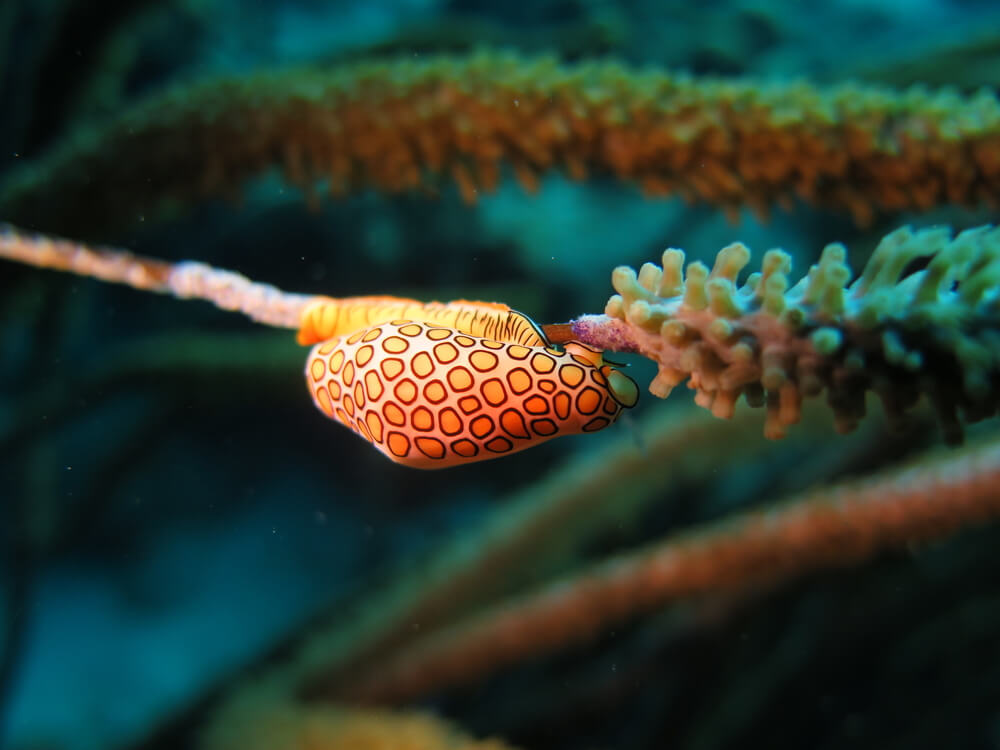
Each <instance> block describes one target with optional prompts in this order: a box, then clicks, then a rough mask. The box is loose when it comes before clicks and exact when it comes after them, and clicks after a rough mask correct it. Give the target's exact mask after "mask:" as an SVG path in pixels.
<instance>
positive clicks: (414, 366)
mask: <svg viewBox="0 0 1000 750" xmlns="http://www.w3.org/2000/svg"><path fill="white" fill-rule="evenodd" d="M410 369H411V370H413V374H414V375H416V376H417V377H418V378H426V377H427V376H428V375H430V374H431V373H432V372H434V362H432V361H431V355H430V354H428V353H427V352H420V353H419V354H417V356H416V357H414V358H413V361H412V362H410Z"/></svg>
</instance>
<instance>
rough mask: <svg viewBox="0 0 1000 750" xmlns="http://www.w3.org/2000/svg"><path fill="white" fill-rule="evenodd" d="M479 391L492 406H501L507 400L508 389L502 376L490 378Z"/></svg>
mask: <svg viewBox="0 0 1000 750" xmlns="http://www.w3.org/2000/svg"><path fill="white" fill-rule="evenodd" d="M479 391H480V392H481V393H482V394H483V398H485V399H486V403H488V404H490V405H491V406H499V405H500V404H502V403H503V402H504V401H506V400H507V391H506V389H505V388H504V387H503V382H502V381H501V380H500V378H490V379H489V380H487V381H486V382H485V383H483V384H482V385H481V386H480V388H479Z"/></svg>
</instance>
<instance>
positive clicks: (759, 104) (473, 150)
mask: <svg viewBox="0 0 1000 750" xmlns="http://www.w3.org/2000/svg"><path fill="white" fill-rule="evenodd" d="M503 163H507V164H509V165H510V166H511V167H512V168H513V170H514V173H515V174H516V175H517V177H518V179H519V180H520V181H521V183H522V184H523V185H524V186H525V187H527V188H528V189H533V188H534V187H535V185H536V184H537V181H538V177H539V175H540V174H541V173H542V172H545V171H547V170H549V169H551V168H554V167H560V168H562V169H564V170H565V171H566V172H567V173H568V174H569V175H570V176H571V177H573V178H576V179H582V178H584V177H585V176H586V175H587V174H588V172H595V173H599V174H601V173H604V174H611V175H614V176H616V177H618V178H620V179H622V180H627V181H632V182H635V183H638V184H639V185H640V186H641V187H642V189H643V190H644V192H646V193H647V194H649V195H675V194H676V195H681V196H683V197H685V198H686V199H688V200H700V201H707V202H710V203H713V204H715V205H719V206H722V207H726V208H736V207H741V206H745V205H749V206H751V207H754V208H756V209H759V210H761V211H766V210H767V209H768V207H769V206H770V205H771V204H772V203H773V202H774V201H789V200H790V199H793V198H798V199H801V200H805V201H808V202H811V203H814V204H816V205H820V206H827V207H831V208H835V209H841V210H847V211H849V212H850V213H851V214H852V215H853V216H854V218H855V219H856V220H857V221H858V222H859V223H862V224H865V223H868V222H869V221H870V220H871V219H872V217H873V215H874V214H876V213H878V212H884V211H899V210H903V209H927V208H930V207H931V206H934V205H940V204H942V203H953V204H963V205H978V204H980V203H983V202H985V203H987V204H989V205H997V203H998V202H1000V104H998V102H997V99H996V97H995V96H994V95H993V94H992V93H990V92H989V91H987V90H984V91H983V92H981V93H980V94H977V95H975V96H972V97H966V96H961V95H959V94H957V93H955V92H954V91H949V90H942V91H940V92H936V93H931V92H928V91H925V90H922V89H919V88H914V89H911V90H908V91H905V92H899V91H894V90H891V89H886V88H877V87H871V86H858V85H841V86H836V87H830V88H817V87H812V86H809V85H807V84H804V83H784V82H772V83H765V82H760V81H753V80H719V79H702V78H692V77H688V76H684V75H672V74H667V73H664V72H661V71H649V72H640V71H635V70H630V69H628V68H625V67H623V66H620V65H616V64H611V63H586V64H580V65H573V66H560V65H558V64H557V63H556V62H555V61H553V60H550V59H536V60H522V59H520V58H518V57H516V56H502V55H496V54H480V55H476V56H472V57H467V58H440V59H431V60H427V61H413V60H411V59H407V60H402V61H397V62H391V63H359V64H350V65H346V66H343V67H339V68H334V69H330V70H322V71H304V70H298V71H286V72H282V73H272V74H266V75H265V74H261V75H257V76H253V77H247V78H238V79H225V80H216V81H209V82H204V83H200V84H197V85H190V86H185V87H180V88H177V89H174V90H172V91H170V92H168V93H165V94H163V95H161V96H158V97H156V98H153V99H151V100H148V101H146V102H145V103H143V104H141V105H139V106H138V107H137V108H136V109H134V110H133V111H131V112H129V113H127V114H124V115H122V116H121V117H119V118H117V119H115V120H113V121H111V122H109V123H106V124H103V125H98V126H96V127H93V128H90V129H88V130H85V131H80V132H78V133H77V134H76V135H75V136H74V137H73V138H72V139H71V140H69V141H68V142H66V143H64V144H63V146H62V148H60V149H57V150H56V151H55V152H54V153H53V154H52V155H51V156H50V157H49V158H47V159H45V160H43V161H41V162H38V163H36V164H34V165H32V166H30V167H29V168H28V169H27V170H25V171H24V172H22V173H21V174H20V176H19V177H18V178H16V179H14V180H13V181H11V182H9V184H7V186H6V187H5V189H4V190H3V192H2V194H0V214H3V215H4V216H5V217H6V218H7V219H8V220H13V221H17V222H19V223H22V224H27V225H31V226H46V227H47V228H50V229H53V230H61V231H69V232H72V233H74V234H80V233H81V232H86V231H90V230H92V229H93V228H95V227H101V226H107V225H118V224H120V223H121V222H122V221H123V220H124V221H129V220H131V219H132V218H134V217H138V216H146V215H150V214H152V213H153V212H155V211H156V210H157V209H158V208H160V207H161V206H162V205H163V204H164V203H165V202H170V201H177V200H187V199H190V198H192V197H196V196H201V195H220V194H222V195H232V194H234V193H235V192H237V191H238V189H239V188H240V186H241V185H242V184H243V183H244V182H245V181H246V180H247V179H249V178H250V177H253V176H257V175H260V174H261V173H263V172H264V171H266V170H267V169H269V168H271V167H276V166H278V167H281V168H282V169H283V170H284V173H285V175H286V176H287V178H288V179H289V180H290V181H291V182H292V183H294V184H296V185H299V186H301V187H303V188H305V189H307V190H310V189H311V188H312V187H313V186H314V184H315V183H316V182H317V181H319V180H325V181H326V183H327V184H328V186H329V189H330V190H331V191H332V192H334V193H342V192H344V191H347V190H354V189H357V188H360V187H365V186H373V187H376V188H378V189H380V190H383V191H390V192H396V191H402V190H413V189H418V188H425V187H428V186H432V185H434V184H435V183H436V182H437V181H438V179H439V178H441V177H450V178H452V179H453V180H454V181H455V182H456V183H457V184H458V187H459V190H460V191H461V193H462V195H463V197H464V198H465V199H466V200H468V201H473V200H475V198H476V195H477V193H478V191H480V190H492V189H493V188H494V187H495V186H496V185H497V184H498V182H499V180H500V176H501V165H502V164H503ZM54 206H59V207H60V211H61V212H62V216H57V215H55V213H54V210H53V207H54Z"/></svg>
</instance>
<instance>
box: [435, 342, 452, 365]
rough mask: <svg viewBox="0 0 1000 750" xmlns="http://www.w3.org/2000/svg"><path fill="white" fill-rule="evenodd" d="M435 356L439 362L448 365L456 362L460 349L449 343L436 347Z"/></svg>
mask: <svg viewBox="0 0 1000 750" xmlns="http://www.w3.org/2000/svg"><path fill="white" fill-rule="evenodd" d="M434 356H435V358H437V361H438V362H440V363H441V364H443V365H446V364H448V363H449V362H454V361H455V357H457V356H458V349H456V348H455V347H454V346H452V345H451V344H449V343H447V342H445V343H443V344H438V345H437V346H435V347H434Z"/></svg>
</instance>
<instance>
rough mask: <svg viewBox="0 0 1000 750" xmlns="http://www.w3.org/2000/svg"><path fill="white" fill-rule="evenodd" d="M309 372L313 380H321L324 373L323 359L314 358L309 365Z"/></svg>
mask: <svg viewBox="0 0 1000 750" xmlns="http://www.w3.org/2000/svg"><path fill="white" fill-rule="evenodd" d="M309 374H310V375H312V379H313V380H322V379H323V376H324V375H326V365H325V364H324V363H323V360H321V359H314V360H313V361H312V364H311V365H309Z"/></svg>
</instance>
